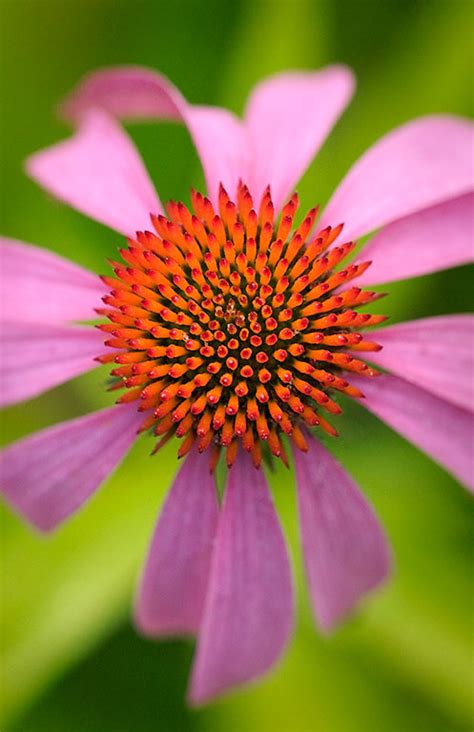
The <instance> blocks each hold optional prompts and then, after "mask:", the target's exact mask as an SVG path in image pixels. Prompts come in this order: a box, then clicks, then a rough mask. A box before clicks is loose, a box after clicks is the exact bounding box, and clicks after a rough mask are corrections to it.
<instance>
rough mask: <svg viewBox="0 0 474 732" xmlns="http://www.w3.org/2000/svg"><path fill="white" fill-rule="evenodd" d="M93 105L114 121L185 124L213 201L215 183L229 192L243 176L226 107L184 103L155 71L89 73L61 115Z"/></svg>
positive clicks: (75, 117) (240, 149)
mask: <svg viewBox="0 0 474 732" xmlns="http://www.w3.org/2000/svg"><path fill="white" fill-rule="evenodd" d="M94 107H96V108H97V107H99V108H102V109H104V110H106V111H107V112H108V113H109V114H111V115H113V116H114V117H117V118H118V119H127V120H136V119H138V120H140V119H148V118H151V119H165V120H176V121H178V122H182V123H183V124H185V125H186V126H187V127H188V129H189V132H190V134H191V137H192V138H193V141H194V144H195V146H196V149H197V151H198V154H199V156H200V158H201V162H202V166H203V168H204V173H205V177H206V184H207V188H208V191H209V194H210V196H211V198H212V199H213V200H214V201H215V200H216V197H217V191H218V186H219V183H220V182H222V183H223V185H224V186H225V188H226V189H227V190H228V192H229V194H230V195H234V193H235V190H236V186H237V182H238V180H239V178H240V177H242V178H244V179H245V174H246V169H247V158H248V149H247V144H246V138H245V133H244V130H243V127H242V124H241V122H240V121H239V120H238V119H237V117H235V115H233V114H232V113H231V112H229V111H227V110H226V109H220V108H218V107H206V106H197V105H192V104H189V103H188V102H187V101H186V99H184V97H183V96H182V95H181V94H180V92H179V91H178V90H177V89H176V87H175V86H173V84H171V82H170V81H169V80H168V79H166V78H165V77H164V76H162V75H161V74H157V73H156V72H154V71H151V70H149V69H145V68H140V67H138V66H124V67H117V68H111V69H105V70H103V71H98V72H95V73H93V74H90V75H88V76H86V77H85V78H84V79H83V81H82V82H80V83H79V85H78V87H77V88H76V89H75V90H74V91H73V92H72V93H71V94H70V95H69V96H68V98H67V99H66V101H65V102H64V104H63V105H62V113H63V115H64V116H65V117H66V118H67V119H69V120H72V121H73V122H78V121H79V120H81V119H82V118H83V116H84V114H85V113H87V112H88V111H89V110H90V109H91V108H94Z"/></svg>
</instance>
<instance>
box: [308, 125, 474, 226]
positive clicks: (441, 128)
mask: <svg viewBox="0 0 474 732" xmlns="http://www.w3.org/2000/svg"><path fill="white" fill-rule="evenodd" d="M473 132H474V126H473V125H472V123H471V122H469V121H467V120H464V119H461V118H456V117H449V116H432V117H422V118H419V119H416V120H414V121H412V122H408V123H407V124H405V125H403V126H402V127H398V128H397V129H395V130H393V131H392V132H390V133H389V134H388V135H385V137H382V138H381V139H380V140H379V141H378V142H376V143H375V145H373V147H371V148H370V149H369V150H368V151H367V152H366V153H365V154H364V155H363V156H362V157H361V158H360V159H359V160H358V161H357V162H356V163H355V165H354V166H353V167H352V169H351V170H350V171H349V173H348V174H347V175H346V177H345V178H344V180H343V181H342V183H341V184H340V185H339V188H338V189H337V190H336V192H335V194H334V195H333V197H332V199H331V201H330V202H329V204H328V206H327V208H326V210H325V212H324V215H323V218H322V221H321V227H324V226H327V225H328V224H331V225H333V226H334V225H336V224H339V223H341V222H345V226H344V236H345V238H346V239H356V238H358V237H360V236H363V235H364V234H368V233H369V232H371V231H374V229H378V228H380V227H381V226H385V225H386V224H389V223H391V222H392V221H394V220H395V219H399V218H401V217H404V216H408V215H409V214H413V213H415V212H416V211H420V210H421V209H423V208H428V207H429V206H434V205H436V204H438V203H441V202H443V201H447V200H448V199H450V198H455V197H457V196H461V195H463V194H465V193H468V192H469V191H472V190H473V188H474V170H473V165H472V152H473V143H474V135H473Z"/></svg>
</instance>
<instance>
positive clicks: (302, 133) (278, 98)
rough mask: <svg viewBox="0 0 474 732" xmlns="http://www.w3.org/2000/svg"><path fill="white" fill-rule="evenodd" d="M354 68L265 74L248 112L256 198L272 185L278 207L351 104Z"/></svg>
mask: <svg viewBox="0 0 474 732" xmlns="http://www.w3.org/2000/svg"><path fill="white" fill-rule="evenodd" d="M354 85H355V83H354V77H353V74H352V72H351V71H350V70H349V69H348V68H346V67H344V66H328V67H327V68H325V69H322V70H321V71H315V72H302V71H300V72H290V73H285V74H277V75H276V76H273V77H271V78H270V79H265V80H264V81H262V82H261V83H260V84H258V85H257V86H256V87H255V89H254V90H253V92H252V94H251V96H250V99H249V102H248V105H247V109H246V112H245V127H246V130H247V132H248V135H249V143H250V145H251V149H252V156H251V162H250V171H249V181H248V182H249V186H250V190H251V192H252V194H254V197H255V198H256V199H257V200H258V199H259V198H260V196H261V195H262V193H263V190H264V188H265V187H266V186H267V185H268V184H269V185H270V187H271V191H272V198H273V201H274V203H275V208H276V210H277V211H278V210H279V209H280V208H281V206H282V204H283V202H284V198H285V196H286V195H288V194H289V193H291V191H292V189H293V187H294V186H295V185H296V183H297V182H298V180H299V179H300V178H301V176H302V175H303V173H304V172H305V170H306V168H307V167H308V165H309V164H310V162H311V160H312V159H313V157H314V156H315V154H316V152H317V151H318V150H319V148H320V147H321V145H322V144H323V142H324V141H325V139H326V137H327V136H328V134H329V133H330V131H331V129H332V127H333V126H334V125H335V123H336V121H337V119H338V117H339V116H340V115H341V114H342V112H343V111H344V109H345V107H346V106H347V104H348V103H349V101H350V99H351V97H352V94H353V91H354Z"/></svg>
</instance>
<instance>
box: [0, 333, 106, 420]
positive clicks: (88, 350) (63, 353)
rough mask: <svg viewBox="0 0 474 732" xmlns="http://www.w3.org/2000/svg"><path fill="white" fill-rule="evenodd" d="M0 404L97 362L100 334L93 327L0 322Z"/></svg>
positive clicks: (34, 392) (17, 399) (54, 383)
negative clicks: (95, 359) (0, 355)
mask: <svg viewBox="0 0 474 732" xmlns="http://www.w3.org/2000/svg"><path fill="white" fill-rule="evenodd" d="M0 349H1V353H2V357H1V359H0V406H1V407H5V406H6V405H8V404H15V403H16V402H21V401H23V400H24V399H31V397H34V396H37V395H38V394H42V393H43V392H44V391H47V390H48V389H51V388H52V387H53V386H58V385H59V384H64V382H66V381H69V380H70V379H73V378H74V377H75V376H79V375H80V374H84V373H86V372H87V371H90V370H91V369H93V368H95V367H96V366H97V365H98V364H97V362H95V361H94V358H95V357H96V356H97V355H99V353H101V352H102V353H103V352H104V350H105V347H104V337H103V335H102V334H101V333H99V332H98V331H97V330H95V329H94V328H93V327H79V326H70V325H50V324H45V323H0Z"/></svg>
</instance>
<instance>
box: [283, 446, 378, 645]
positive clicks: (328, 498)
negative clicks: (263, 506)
mask: <svg viewBox="0 0 474 732" xmlns="http://www.w3.org/2000/svg"><path fill="white" fill-rule="evenodd" d="M308 447H309V449H308V452H307V453H302V452H300V451H299V450H295V451H294V458H295V465H296V481H297V488H298V508H299V516H300V526H301V537H302V544H303V552H304V560H305V565H306V572H307V575H308V581H309V588H310V593H311V600H312V605H313V610H314V614H315V616H316V618H317V620H318V623H319V625H320V626H321V628H322V629H323V630H325V631H328V630H330V629H332V627H333V626H334V625H335V624H336V623H338V622H339V621H340V620H341V619H342V618H344V617H345V616H346V615H347V614H348V613H350V612H351V611H352V610H353V608H354V606H355V605H356V604H357V602H358V601H359V600H360V598H361V597H362V596H363V595H364V594H365V593H366V592H368V591H369V590H372V589H373V588H375V587H377V585H379V584H380V583H381V582H383V580H384V579H385V578H386V577H387V575H388V573H389V571H390V564H391V560H390V550H389V546H388V544H387V540H386V538H385V535H384V532H383V529H382V528H381V526H380V524H379V522H378V519H377V517H376V515H375V513H374V510H373V508H372V507H371V506H370V504H369V503H368V502H367V501H366V499H365V498H364V497H363V496H362V494H361V492H360V491H359V489H358V487H357V485H356V484H355V483H354V481H353V480H352V479H351V478H350V477H349V475H348V474H347V473H346V472H345V470H343V468H342V467H341V466H340V465H339V464H338V463H337V462H336V460H335V459H334V458H333V457H332V455H331V454H330V453H329V452H328V451H327V450H326V449H325V448H324V447H323V445H321V443H319V442H318V441H316V440H315V439H313V438H311V439H309V440H308Z"/></svg>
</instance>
